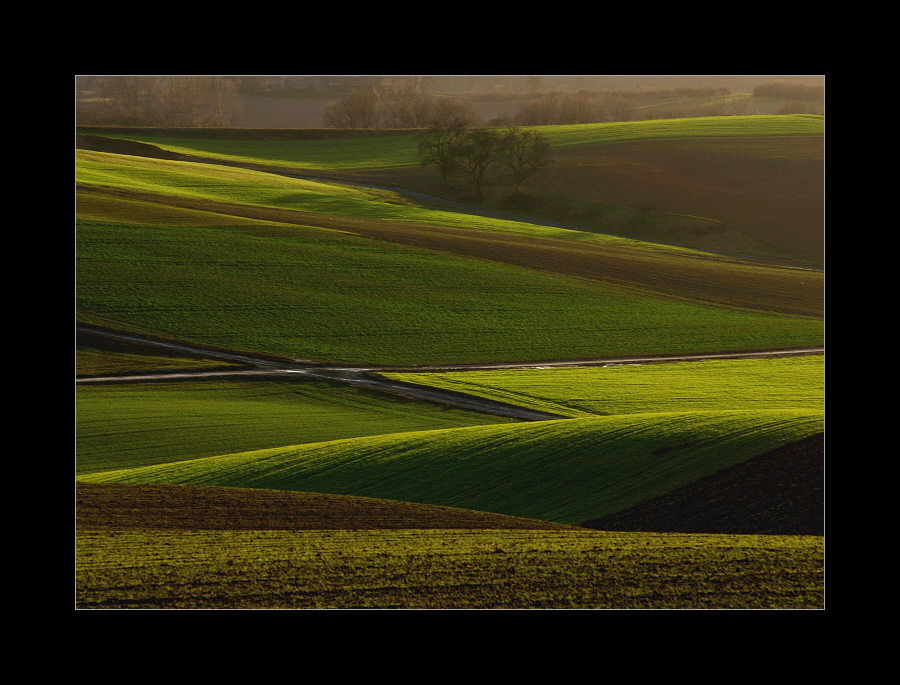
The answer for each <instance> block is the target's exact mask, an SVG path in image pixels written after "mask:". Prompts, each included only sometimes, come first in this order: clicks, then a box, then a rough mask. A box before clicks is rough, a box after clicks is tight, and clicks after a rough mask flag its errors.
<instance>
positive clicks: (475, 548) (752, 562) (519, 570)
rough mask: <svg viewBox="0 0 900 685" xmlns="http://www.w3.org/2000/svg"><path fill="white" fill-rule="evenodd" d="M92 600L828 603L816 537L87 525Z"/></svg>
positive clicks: (215, 604)
mask: <svg viewBox="0 0 900 685" xmlns="http://www.w3.org/2000/svg"><path fill="white" fill-rule="evenodd" d="M76 555H77V562H78V563H77V569H76V599H75V601H76V606H77V607H78V608H81V609H118V608H123V609H124V608H135V609H144V608H146V609H178V608H183V609H242V608H247V609H264V608H273V609H279V608H283V609H289V608H296V609H351V608H373V609H387V608H400V609H504V608H510V609H569V608H571V609H604V608H605V609H667V608H671V609H728V608H730V609H821V608H822V607H823V604H824V595H823V593H824V569H823V556H824V542H823V539H822V538H821V537H813V536H774V535H764V536H755V535H679V534H651V533H599V532H577V531H519V530H516V531H500V530H382V531H375V530H366V531H352V530H329V531H279V530H266V531H244V530H242V531H209V530H198V531H131V530H129V531H112V532H104V531H87V532H80V533H79V534H78V535H77V547H76Z"/></svg>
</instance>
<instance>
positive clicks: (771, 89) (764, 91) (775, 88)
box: [753, 83, 825, 100]
mask: <svg viewBox="0 0 900 685" xmlns="http://www.w3.org/2000/svg"><path fill="white" fill-rule="evenodd" d="M753 94H754V95H755V96H758V97H769V98H779V99H781V100H821V99H822V98H823V97H825V87H824V86H808V85H804V84H802V83H764V84H762V85H759V86H756V88H754V89H753Z"/></svg>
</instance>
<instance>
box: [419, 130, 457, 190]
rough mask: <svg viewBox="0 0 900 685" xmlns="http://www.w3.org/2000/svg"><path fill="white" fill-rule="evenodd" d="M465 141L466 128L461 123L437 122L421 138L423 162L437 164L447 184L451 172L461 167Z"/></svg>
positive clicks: (420, 151) (420, 150)
mask: <svg viewBox="0 0 900 685" xmlns="http://www.w3.org/2000/svg"><path fill="white" fill-rule="evenodd" d="M465 141H466V129H465V127H464V126H463V125H461V124H460V123H458V122H457V123H450V124H449V125H442V124H435V125H434V126H432V128H431V130H429V131H428V133H427V134H425V135H423V136H422V137H421V138H420V139H419V153H420V154H422V156H423V157H422V164H423V165H427V164H436V165H437V167H438V170H439V171H440V172H441V180H443V182H444V185H446V184H447V180H448V178H449V176H450V174H451V173H453V172H454V171H456V170H457V169H459V167H460V158H461V156H462V153H463V145H464V143H465Z"/></svg>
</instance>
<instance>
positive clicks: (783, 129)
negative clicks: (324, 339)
mask: <svg viewBox="0 0 900 685" xmlns="http://www.w3.org/2000/svg"><path fill="white" fill-rule="evenodd" d="M824 127H825V123H824V117H823V116H820V115H811V114H791V115H759V116H728V117H697V118H686V119H662V120H652V121H628V122H611V123H599V124H575V125H569V126H536V127H529V128H533V129H534V130H537V131H539V132H541V133H542V134H544V135H545V136H546V137H547V138H548V140H549V141H550V143H551V144H552V145H553V146H554V147H568V146H572V145H590V144H594V143H600V142H617V141H623V140H636V139H641V140H657V139H660V138H686V137H689V138H693V137H719V136H773V135H776V136H781V135H821V134H822V133H823V132H824ZM80 132H82V133H88V132H89V133H93V134H97V135H105V136H108V137H112V138H123V139H126V140H136V141H139V142H144V143H150V144H152V145H157V146H159V147H161V148H163V149H165V150H170V151H172V152H178V153H181V154H187V155H196V156H204V157H211V158H215V159H223V160H228V161H237V162H250V163H255V164H271V165H277V166H282V167H285V168H295V169H319V170H325V169H328V170H360V169H378V168H389V167H396V166H414V165H416V164H418V163H419V155H418V152H417V149H416V144H417V141H418V138H417V135H416V134H414V133H410V134H408V135H405V136H383V135H382V136H374V135H373V136H369V137H365V138H332V139H327V140H321V139H298V137H297V136H296V135H295V134H292V133H290V132H286V133H285V134H284V135H283V137H282V139H280V140H278V139H274V140H273V139H271V138H272V137H274V134H273V133H272V132H268V134H267V136H268V137H269V139H263V140H260V139H246V138H244V139H212V138H209V137H207V136H206V135H203V136H201V137H187V136H184V132H183V131H182V132H180V134H181V136H182V137H173V136H171V135H165V134H164V133H163V132H162V131H154V132H152V133H147V132H142V131H141V130H140V129H135V130H131V131H128V130H123V129H103V128H91V129H81V131H80Z"/></svg>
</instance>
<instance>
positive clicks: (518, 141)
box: [418, 123, 552, 199]
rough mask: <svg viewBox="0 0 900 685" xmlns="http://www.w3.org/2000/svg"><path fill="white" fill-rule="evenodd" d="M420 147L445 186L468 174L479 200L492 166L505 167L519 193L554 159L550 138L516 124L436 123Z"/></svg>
mask: <svg viewBox="0 0 900 685" xmlns="http://www.w3.org/2000/svg"><path fill="white" fill-rule="evenodd" d="M418 150H419V153H420V155H421V162H422V164H423V165H435V166H437V168H438V171H439V172H440V174H441V179H442V180H443V182H444V184H445V185H449V182H450V178H451V176H452V175H453V174H456V173H463V174H465V175H466V176H467V177H468V179H469V180H470V181H471V183H472V185H473V186H474V188H475V193H476V195H477V197H478V199H481V198H482V197H483V190H484V183H485V178H486V175H487V173H488V171H489V170H491V169H492V168H494V167H501V168H503V169H505V170H506V172H507V174H508V178H509V179H510V181H511V183H512V184H513V186H514V187H515V192H516V194H518V193H519V190H520V187H521V185H522V183H523V182H525V181H526V180H527V179H529V178H531V177H532V176H534V175H535V174H537V173H538V172H539V171H541V170H543V169H545V168H547V166H548V165H549V164H550V163H551V162H552V148H551V146H550V143H549V142H548V141H547V139H546V138H544V136H542V135H541V134H540V133H537V132H536V131H528V130H522V129H520V128H518V127H516V126H512V127H509V128H507V129H505V130H501V129H492V128H466V127H465V126H464V125H462V124H460V123H456V124H449V125H442V124H437V125H434V126H432V128H431V129H430V130H429V131H428V132H427V133H425V134H423V135H422V136H421V137H420V139H419V145H418Z"/></svg>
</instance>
